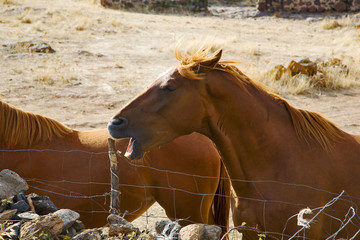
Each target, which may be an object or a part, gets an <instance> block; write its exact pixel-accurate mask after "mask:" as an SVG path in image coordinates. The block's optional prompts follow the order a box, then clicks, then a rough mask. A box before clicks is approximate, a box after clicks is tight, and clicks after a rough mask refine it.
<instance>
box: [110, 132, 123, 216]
mask: <svg viewBox="0 0 360 240" xmlns="http://www.w3.org/2000/svg"><path fill="white" fill-rule="evenodd" d="M108 147H109V159H110V174H111V195H110V201H111V202H110V213H111V214H119V208H120V201H119V196H120V194H121V193H120V191H119V175H118V162H117V156H116V148H115V140H114V139H112V138H108Z"/></svg>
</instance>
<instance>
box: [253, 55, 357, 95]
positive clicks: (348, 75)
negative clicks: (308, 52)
mask: <svg viewBox="0 0 360 240" xmlns="http://www.w3.org/2000/svg"><path fill="white" fill-rule="evenodd" d="M357 66H358V64H357V63H356V61H354V60H352V61H350V62H349V63H348V64H344V63H343V61H342V60H341V59H338V58H333V59H329V60H327V61H321V60H317V61H315V62H312V61H310V60H308V59H306V60H303V62H301V61H300V62H296V61H291V62H290V64H289V65H288V67H284V66H283V65H278V66H275V67H274V68H273V69H271V70H270V71H267V72H265V73H258V74H255V77H254V78H255V79H258V80H260V81H261V82H263V83H264V84H265V85H267V86H268V87H269V88H271V89H272V91H274V92H277V93H280V94H306V93H313V92H318V91H333V90H339V89H349V88H352V87H360V69H359V68H358V67H357ZM252 71H254V70H252ZM250 72H251V70H250Z"/></svg>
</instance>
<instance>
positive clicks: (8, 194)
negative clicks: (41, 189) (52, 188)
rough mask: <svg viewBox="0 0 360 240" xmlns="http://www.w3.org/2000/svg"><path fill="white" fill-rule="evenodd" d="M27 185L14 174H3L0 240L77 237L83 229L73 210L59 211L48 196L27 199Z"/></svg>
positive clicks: (1, 179) (0, 186)
mask: <svg viewBox="0 0 360 240" xmlns="http://www.w3.org/2000/svg"><path fill="white" fill-rule="evenodd" d="M26 190H28V185H27V183H26V182H25V181H24V180H23V179H22V178H21V177H20V176H19V175H18V174H16V173H15V172H12V171H10V170H7V169H5V170H2V171H1V172H0V199H1V205H0V224H1V229H0V238H1V239H18V238H19V239H27V238H29V237H30V236H31V237H32V238H35V239H50V238H55V237H57V236H60V235H62V234H63V235H67V236H70V237H72V236H75V235H76V234H77V233H78V232H79V231H81V230H82V229H84V225H83V224H82V223H81V222H80V221H78V219H79V217H80V215H79V214H78V213H77V212H74V211H72V210H70V209H60V210H59V209H58V208H57V207H56V206H55V205H54V203H52V202H51V200H50V199H49V198H48V197H46V196H38V195H36V194H29V195H26V196H25V194H24V192H25V191H26Z"/></svg>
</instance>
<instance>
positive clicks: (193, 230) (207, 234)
mask: <svg viewBox="0 0 360 240" xmlns="http://www.w3.org/2000/svg"><path fill="white" fill-rule="evenodd" d="M220 235H221V228H220V227H219V226H215V225H206V224H191V225H188V226H186V227H183V228H182V229H181V230H180V233H179V240H185V239H186V240H219V239H220Z"/></svg>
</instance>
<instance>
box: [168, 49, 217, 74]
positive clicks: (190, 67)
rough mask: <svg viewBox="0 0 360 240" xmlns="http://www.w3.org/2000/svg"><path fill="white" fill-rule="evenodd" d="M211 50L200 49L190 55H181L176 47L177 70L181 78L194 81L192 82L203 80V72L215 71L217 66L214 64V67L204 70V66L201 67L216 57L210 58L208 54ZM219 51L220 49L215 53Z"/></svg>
mask: <svg viewBox="0 0 360 240" xmlns="http://www.w3.org/2000/svg"><path fill="white" fill-rule="evenodd" d="M211 49H212V48H211V47H206V48H205V47H201V48H199V49H198V50H197V51H196V52H195V53H194V54H192V55H181V53H180V51H179V48H178V47H176V48H175V57H176V59H177V60H179V64H178V65H177V69H178V71H179V73H180V74H181V75H182V76H183V77H185V78H188V79H194V80H199V79H203V77H204V70H206V71H211V70H213V69H215V68H216V65H217V64H215V65H214V66H211V67H206V68H204V66H203V65H202V64H204V63H206V62H208V61H211V60H213V59H214V58H216V57H217V56H216V55H214V56H210V53H211V52H212V51H211ZM219 51H220V49H219V50H217V51H215V52H219Z"/></svg>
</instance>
